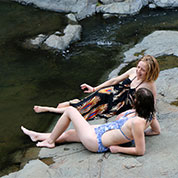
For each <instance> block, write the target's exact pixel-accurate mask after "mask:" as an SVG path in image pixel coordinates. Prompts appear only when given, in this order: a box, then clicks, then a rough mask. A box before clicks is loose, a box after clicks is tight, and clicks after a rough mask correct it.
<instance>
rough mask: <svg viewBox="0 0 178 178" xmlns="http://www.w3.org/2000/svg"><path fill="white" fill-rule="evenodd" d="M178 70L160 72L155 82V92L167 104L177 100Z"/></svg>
mask: <svg viewBox="0 0 178 178" xmlns="http://www.w3.org/2000/svg"><path fill="white" fill-rule="evenodd" d="M177 76H178V68H177V67H176V68H173V69H169V70H164V71H161V72H160V74H159V77H158V79H157V81H156V84H157V92H158V93H159V94H160V95H161V96H162V100H164V102H167V103H169V104H170V103H171V102H173V101H176V100H178V77H177Z"/></svg>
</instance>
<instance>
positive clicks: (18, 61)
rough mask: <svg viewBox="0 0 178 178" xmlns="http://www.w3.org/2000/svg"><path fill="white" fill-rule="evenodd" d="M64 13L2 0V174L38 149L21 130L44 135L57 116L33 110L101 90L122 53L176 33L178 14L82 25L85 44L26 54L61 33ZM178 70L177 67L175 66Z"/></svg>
mask: <svg viewBox="0 0 178 178" xmlns="http://www.w3.org/2000/svg"><path fill="white" fill-rule="evenodd" d="M66 24H67V19H66V17H65V14H59V13H55V12H50V11H44V10H40V9H38V8H35V7H32V6H23V5H20V4H18V3H15V2H12V1H7V0H6V1H5V0H4V1H0V27H1V28H0V39H1V40H0V99H1V102H0V171H1V172H2V173H1V174H0V175H2V174H5V173H4V171H3V170H4V169H5V168H9V167H10V166H12V165H14V164H16V166H17V167H18V166H19V164H20V160H19V163H18V162H17V161H16V162H14V157H15V156H14V155H15V153H16V152H17V151H19V150H25V149H26V148H28V147H32V146H34V143H31V141H30V139H29V138H27V137H26V136H25V135H23V133H22V132H21V130H20V126H21V125H24V126H25V127H27V128H29V129H32V130H37V131H45V130H47V129H48V128H49V126H50V125H51V123H52V121H53V119H54V118H55V117H56V114H50V113H43V114H36V113H34V111H33V106H34V105H50V106H56V105H57V104H58V103H59V102H62V101H65V100H69V99H72V98H81V97H83V96H84V94H83V93H82V91H81V90H80V87H79V86H80V84H82V83H83V82H86V83H88V84H91V85H97V84H99V83H100V82H102V81H103V80H106V79H107V75H108V73H109V72H110V71H111V70H112V69H114V68H115V67H116V66H118V65H119V64H120V63H121V62H122V55H123V54H122V53H123V51H125V50H127V49H129V48H130V47H132V46H133V45H134V44H136V43H137V42H139V41H140V40H141V39H142V38H143V37H144V36H146V35H148V34H150V33H151V32H153V31H154V30H163V29H164V30H178V13H177V10H176V9H175V10H163V9H156V10H148V9H146V8H145V9H143V10H142V11H141V12H140V14H138V15H135V16H134V17H122V18H116V17H115V18H110V19H103V18H102V17H101V15H96V16H93V17H90V18H87V19H85V20H82V21H81V22H80V24H81V25H82V39H81V41H80V42H77V43H75V44H73V45H71V47H70V48H69V49H68V50H66V51H65V52H63V53H62V54H61V53H58V52H49V51H42V50H39V49H31V50H30V49H25V48H24V47H23V45H22V43H23V42H24V41H25V39H27V38H31V37H34V36H36V35H38V34H40V33H43V34H51V33H54V32H55V31H62V30H63V29H64V28H65V26H66ZM174 65H178V63H177V62H176V63H175V64H174Z"/></svg>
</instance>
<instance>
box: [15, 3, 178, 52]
mask: <svg viewBox="0 0 178 178" xmlns="http://www.w3.org/2000/svg"><path fill="white" fill-rule="evenodd" d="M15 1H17V2H19V3H22V4H24V5H29V4H30V5H34V6H36V7H39V8H41V9H46V10H51V11H55V12H62V13H66V14H67V17H68V19H69V25H68V26H67V27H66V28H65V29H64V31H62V32H61V31H56V32H54V33H53V34H51V35H47V34H39V35H38V36H35V37H34V38H32V39H26V40H25V42H24V45H23V46H24V47H26V48H41V49H44V50H57V51H60V52H61V51H62V52H63V51H65V50H66V49H67V48H69V47H70V45H71V44H72V43H74V42H76V41H79V40H81V32H82V26H81V25H80V24H79V22H80V20H82V19H84V18H86V17H89V16H92V15H94V14H97V13H100V14H102V15H103V18H109V17H112V16H116V17H123V16H127V15H135V14H138V13H139V12H140V10H141V9H142V8H144V7H146V6H147V7H148V8H150V9H156V8H158V7H161V8H176V7H178V0H151V1H150V0H100V1H99V0H78V1H76V0H51V1H49V0H43V1H41V0H15Z"/></svg>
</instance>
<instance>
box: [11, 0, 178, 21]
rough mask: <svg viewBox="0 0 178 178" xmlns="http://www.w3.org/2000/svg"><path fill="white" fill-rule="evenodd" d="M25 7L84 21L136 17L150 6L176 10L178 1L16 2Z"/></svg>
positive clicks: (58, 0)
mask: <svg viewBox="0 0 178 178" xmlns="http://www.w3.org/2000/svg"><path fill="white" fill-rule="evenodd" d="M14 1H17V2H19V3H21V4H24V5H28V4H30V5H34V6H37V7H39V8H41V9H47V10H51V11H55V12H64V13H74V14H75V16H76V18H77V19H78V20H82V19H84V18H86V17H88V16H92V15H94V14H96V13H103V14H114V15H121V14H122V15H123V14H124V15H134V14H136V13H139V11H140V10H141V9H142V8H143V7H145V6H148V7H149V8H156V7H162V8H175V7H178V0H152V1H150V0H77V1H76V0H14Z"/></svg>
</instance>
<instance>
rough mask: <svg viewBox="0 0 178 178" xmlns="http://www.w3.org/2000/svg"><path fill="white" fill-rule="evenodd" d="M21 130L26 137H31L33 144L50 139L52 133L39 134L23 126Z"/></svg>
mask: <svg viewBox="0 0 178 178" xmlns="http://www.w3.org/2000/svg"><path fill="white" fill-rule="evenodd" d="M21 129H22V131H23V133H24V134H25V135H28V136H29V137H30V139H31V140H32V141H33V142H36V141H39V140H40V141H43V140H46V139H47V138H49V136H50V133H39V132H34V131H32V130H28V129H26V128H25V127H23V126H21Z"/></svg>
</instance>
